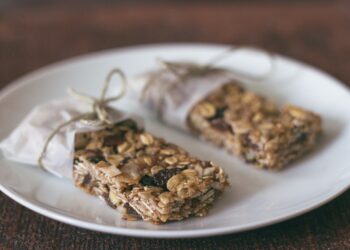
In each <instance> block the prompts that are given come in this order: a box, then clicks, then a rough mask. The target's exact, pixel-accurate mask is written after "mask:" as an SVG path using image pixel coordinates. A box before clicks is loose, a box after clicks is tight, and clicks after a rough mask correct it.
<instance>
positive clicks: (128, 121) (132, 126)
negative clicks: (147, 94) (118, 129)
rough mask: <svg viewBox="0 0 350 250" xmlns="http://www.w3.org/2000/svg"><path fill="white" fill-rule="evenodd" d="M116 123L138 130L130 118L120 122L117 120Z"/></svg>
mask: <svg viewBox="0 0 350 250" xmlns="http://www.w3.org/2000/svg"><path fill="white" fill-rule="evenodd" d="M118 125H119V126H125V127H128V128H129V129H131V130H133V131H134V132H137V131H138V127H137V124H136V122H135V121H133V120H131V119H126V120H124V121H122V122H119V123H118Z"/></svg>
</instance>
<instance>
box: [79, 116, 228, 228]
mask: <svg viewBox="0 0 350 250" xmlns="http://www.w3.org/2000/svg"><path fill="white" fill-rule="evenodd" d="M75 142H76V144H75V145H76V152H75V160H74V172H73V176H74V180H75V183H76V185H77V186H78V187H80V188H82V189H83V190H85V191H86V192H88V193H90V194H93V195H97V196H99V197H100V198H102V199H104V200H105V201H106V202H107V204H108V205H110V206H111V207H113V208H116V209H118V210H119V211H120V212H121V213H122V214H123V218H125V219H127V220H137V219H140V218H142V219H143V220H146V221H150V222H153V223H162V222H167V221H174V220H183V219H185V218H188V217H190V216H204V215H206V214H207V213H208V209H209V208H210V206H211V205H212V204H213V202H214V200H215V199H216V198H217V197H218V196H219V194H220V193H221V192H222V191H224V189H225V187H226V186H227V185H228V183H227V176H226V175H225V173H224V172H223V170H222V169H221V168H220V167H218V166H217V165H215V164H214V163H212V162H208V161H201V160H199V159H197V158H194V157H191V156H190V155H189V154H188V153H187V152H186V151H185V150H183V149H181V148H180V147H178V146H176V145H174V144H171V143H168V142H165V141H164V140H163V139H160V138H156V137H154V136H152V135H151V134H149V133H147V132H145V131H143V130H140V129H138V128H137V125H136V123H134V122H133V121H132V120H130V119H129V120H126V121H123V122H121V123H118V124H116V125H114V126H111V127H108V128H106V129H104V130H101V131H97V132H87V133H80V134H77V135H76V139H75Z"/></svg>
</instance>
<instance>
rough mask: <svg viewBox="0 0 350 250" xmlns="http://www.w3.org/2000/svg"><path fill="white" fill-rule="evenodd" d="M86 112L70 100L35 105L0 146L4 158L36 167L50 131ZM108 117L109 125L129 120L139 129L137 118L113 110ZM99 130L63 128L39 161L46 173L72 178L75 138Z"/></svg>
mask: <svg viewBox="0 0 350 250" xmlns="http://www.w3.org/2000/svg"><path fill="white" fill-rule="evenodd" d="M90 111H91V110H90V107H89V106H88V105H86V104H84V103H81V102H78V101H76V100H74V99H72V98H64V99H58V100H54V101H51V102H49V103H45V104H41V105H38V106H37V107H35V108H34V109H33V110H32V111H31V112H30V113H29V114H28V115H27V117H26V118H25V119H24V120H23V121H22V122H21V123H20V125H19V126H18V127H17V128H16V129H15V130H14V131H13V132H12V133H11V134H10V135H9V136H8V137H7V138H6V139H4V140H3V141H2V142H1V143H0V149H1V150H2V152H3V154H4V156H5V158H7V159H9V160H11V161H15V162H20V163H25V164H30V165H38V158H39V156H40V154H41V152H42V150H43V147H44V144H45V142H46V140H47V138H48V137H49V135H50V134H51V133H52V131H53V130H55V129H56V128H57V127H58V126H59V125H61V124H62V123H64V122H66V121H68V120H70V119H71V118H73V117H75V116H77V115H80V114H83V113H86V112H90ZM109 115H110V120H111V121H112V122H113V123H117V122H120V121H123V120H125V119H128V118H131V119H133V120H134V121H135V122H137V124H138V125H139V126H140V127H142V126H143V124H142V120H141V119H140V118H139V117H136V116H130V115H127V114H125V113H122V112H120V111H118V110H116V109H112V110H111V113H109ZM99 129H103V127H101V126H100V127H96V126H88V125H86V124H84V123H82V122H79V121H77V122H74V123H72V124H70V125H68V126H66V127H64V128H63V129H62V130H61V131H60V132H59V133H57V134H56V135H55V137H54V138H53V139H52V140H51V142H50V143H49V146H48V148H47V151H46V154H45V158H44V159H43V164H44V165H45V168H46V170H48V171H49V172H51V173H52V174H54V175H56V176H59V177H68V178H72V171H73V153H74V138H75V134H76V133H79V132H87V131H93V130H99Z"/></svg>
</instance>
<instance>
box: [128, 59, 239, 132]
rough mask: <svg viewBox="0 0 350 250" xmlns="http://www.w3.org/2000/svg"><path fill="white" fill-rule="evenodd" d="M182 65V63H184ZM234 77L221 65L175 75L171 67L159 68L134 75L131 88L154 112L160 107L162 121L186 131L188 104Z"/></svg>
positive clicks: (190, 107) (195, 101)
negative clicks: (215, 67) (144, 92)
mask: <svg viewBox="0 0 350 250" xmlns="http://www.w3.org/2000/svg"><path fill="white" fill-rule="evenodd" d="M183 66H184V67H186V63H184V64H183ZM180 70H181V68H180ZM180 73H181V72H180ZM234 79H237V77H235V76H234V75H233V73H232V72H230V71H229V70H225V69H216V70H207V71H205V73H203V74H191V75H189V76H188V77H186V78H184V79H179V77H178V76H177V75H176V74H174V73H173V72H172V71H170V70H168V69H164V68H162V69H159V70H157V71H153V72H149V73H146V74H143V75H141V76H138V77H136V78H135V79H134V80H133V81H131V88H132V89H133V91H134V92H135V93H136V95H137V96H138V97H139V98H141V99H142V96H143V97H144V98H143V100H142V101H143V104H144V105H145V106H146V107H147V108H149V109H150V110H152V111H154V112H158V111H159V110H160V111H161V114H160V115H159V117H160V118H161V120H162V121H164V122H165V123H167V124H169V125H171V126H174V127H176V128H179V129H181V130H186V131H188V130H189V127H188V124H187V117H188V114H189V112H190V111H191V109H192V107H193V106H194V105H195V104H196V103H198V102H199V101H200V100H202V99H203V98H205V97H206V96H207V95H209V94H210V93H211V92H212V91H214V90H215V89H218V88H219V87H221V86H222V85H224V84H227V83H228V82H230V81H232V80H234ZM149 81H152V82H153V83H152V84H151V85H150V86H151V87H150V88H149V89H148V92H147V94H146V95H143V91H144V88H145V87H146V86H147V83H148V82H149Z"/></svg>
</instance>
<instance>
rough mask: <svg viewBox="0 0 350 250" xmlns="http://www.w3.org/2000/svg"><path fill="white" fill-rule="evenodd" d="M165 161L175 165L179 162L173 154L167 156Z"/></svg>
mask: <svg viewBox="0 0 350 250" xmlns="http://www.w3.org/2000/svg"><path fill="white" fill-rule="evenodd" d="M164 162H165V163H167V164H169V165H174V164H175V163H176V162H177V158H176V157H174V156H172V157H167V158H165V159H164Z"/></svg>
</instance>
